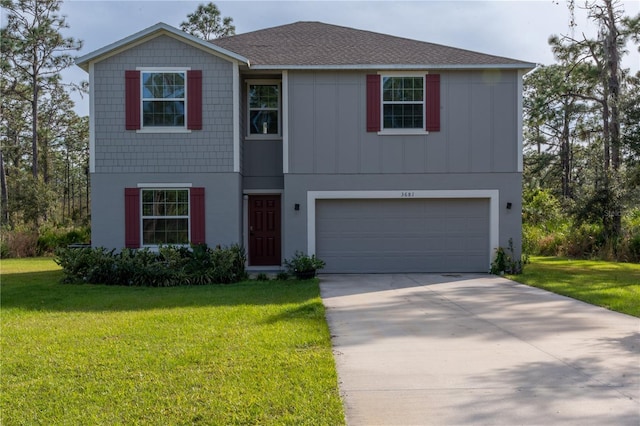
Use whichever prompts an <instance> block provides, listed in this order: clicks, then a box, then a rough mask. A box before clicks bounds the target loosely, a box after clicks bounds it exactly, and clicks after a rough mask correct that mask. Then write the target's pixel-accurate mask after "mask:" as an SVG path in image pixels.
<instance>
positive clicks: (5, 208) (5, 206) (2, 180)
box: [0, 150, 9, 225]
mask: <svg viewBox="0 0 640 426" xmlns="http://www.w3.org/2000/svg"><path fill="white" fill-rule="evenodd" d="M0 186H1V187H2V202H1V204H0V209H1V210H2V224H3V225H7V224H8V223H9V192H8V190H7V174H6V171H5V168H4V155H3V154H2V151H1V150H0Z"/></svg>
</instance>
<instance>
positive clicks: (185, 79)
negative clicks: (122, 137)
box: [125, 68, 202, 133]
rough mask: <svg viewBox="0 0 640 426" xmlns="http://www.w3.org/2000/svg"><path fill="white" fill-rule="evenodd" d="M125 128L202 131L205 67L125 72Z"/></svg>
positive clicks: (156, 130)
mask: <svg viewBox="0 0 640 426" xmlns="http://www.w3.org/2000/svg"><path fill="white" fill-rule="evenodd" d="M125 129H126V130H136V131H139V132H146V133H167V132H173V133H176V132H177V133H180V132H189V131H190V130H202V70H190V69H188V68H184V69H171V68H169V69H163V68H160V69H157V68H155V69H154V68H142V69H137V70H127V71H125Z"/></svg>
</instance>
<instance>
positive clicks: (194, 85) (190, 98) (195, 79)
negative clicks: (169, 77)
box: [187, 70, 202, 130]
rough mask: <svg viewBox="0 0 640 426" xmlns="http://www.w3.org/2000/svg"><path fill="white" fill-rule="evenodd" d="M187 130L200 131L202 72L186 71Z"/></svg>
mask: <svg viewBox="0 0 640 426" xmlns="http://www.w3.org/2000/svg"><path fill="white" fill-rule="evenodd" d="M187 129H191V130H202V71H200V70H193V71H187Z"/></svg>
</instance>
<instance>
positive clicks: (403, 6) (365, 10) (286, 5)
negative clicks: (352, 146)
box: [61, 0, 640, 115]
mask: <svg viewBox="0 0 640 426" xmlns="http://www.w3.org/2000/svg"><path fill="white" fill-rule="evenodd" d="M206 2H208V0H202V1H183V0H142V1H141V0H124V1H123V0H121V1H115V0H65V1H64V2H63V5H62V10H61V13H62V14H63V15H65V16H66V21H67V24H68V25H69V28H68V29H66V30H65V31H64V32H63V34H64V35H65V36H67V37H74V38H76V39H80V40H82V41H83V43H84V45H83V48H82V50H80V52H78V56H82V55H86V54H88V53H91V52H92V51H94V50H97V49H99V48H101V47H103V46H105V45H107V44H110V43H113V42H115V41H118V40H120V39H123V38H125V37H127V36H129V35H131V34H133V33H135V32H138V31H140V30H143V29H145V28H147V27H150V26H152V25H154V24H156V23H158V22H164V23H166V24H169V25H172V26H174V27H176V28H177V27H179V25H180V23H181V22H182V21H185V20H186V16H187V14H189V13H191V12H193V11H195V10H196V8H197V6H198V4H200V3H206ZM214 3H215V4H216V5H217V6H218V8H219V9H220V11H221V12H222V16H230V17H232V18H233V23H234V25H235V26H236V33H237V34H241V33H245V32H250V31H254V30H258V29H262V28H268V27H273V26H277V25H283V24H288V23H292V22H297V21H321V22H325V23H329V24H335V25H342V26H347V27H351V28H357V29H363V30H369V31H375V32H381V33H385V34H390V35H394V36H399V37H406V38H411V39H416V40H421V41H428V42H431V43H438V44H444V45H447V46H453V47H458V48H463V49H469V50H474V51H478V52H483V53H488V54H493V55H498V56H505V57H509V58H514V59H519V60H522V61H524V62H533V63H538V64H551V63H553V62H554V58H553V54H552V53H551V50H550V48H549V45H548V42H547V40H548V38H549V36H550V35H551V34H562V35H571V29H570V27H569V13H568V10H567V6H566V1H565V0H531V1H528V0H511V1H505V0H502V1H501V0H493V1H484V0H466V1H462V0H449V1H435V0H414V1H382V0H380V1H371V0H369V1H365V0H360V1H301V0H298V1H245V0H235V1H214ZM575 3H576V5H577V7H576V18H577V24H578V26H577V28H576V29H575V30H574V36H575V37H580V36H581V34H582V33H583V32H584V33H585V34H586V35H588V36H591V35H594V34H595V33H596V31H597V28H596V27H595V25H594V24H592V23H591V22H589V20H588V19H587V17H586V15H587V14H586V12H585V10H584V9H583V8H582V5H584V0H576V2H575ZM621 4H622V6H623V8H624V10H625V12H626V15H631V16H634V15H637V14H638V13H640V1H637V0H635V1H623V2H621ZM623 66H625V67H629V68H631V69H632V70H633V71H637V70H638V68H640V53H638V51H637V49H635V48H632V49H630V54H629V55H627V56H626V57H625V59H624V62H623ZM63 77H64V79H65V80H67V81H75V82H79V81H81V80H88V76H87V74H86V73H85V72H84V71H83V70H81V69H80V68H78V67H73V69H70V70H67V71H65V73H64V74H63ZM74 100H75V101H76V103H77V108H76V110H77V111H78V113H79V114H80V115H86V114H88V100H87V99H86V96H85V98H84V99H80V98H74Z"/></svg>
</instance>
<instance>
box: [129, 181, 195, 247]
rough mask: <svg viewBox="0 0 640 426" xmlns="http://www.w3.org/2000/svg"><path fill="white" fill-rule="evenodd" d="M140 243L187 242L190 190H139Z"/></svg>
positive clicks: (146, 244) (145, 244) (150, 244)
mask: <svg viewBox="0 0 640 426" xmlns="http://www.w3.org/2000/svg"><path fill="white" fill-rule="evenodd" d="M141 195H142V196H141V202H142V215H141V220H142V245H143V246H159V245H164V244H189V189H186V188H166V189H146V188H145V189H142V193H141Z"/></svg>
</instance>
